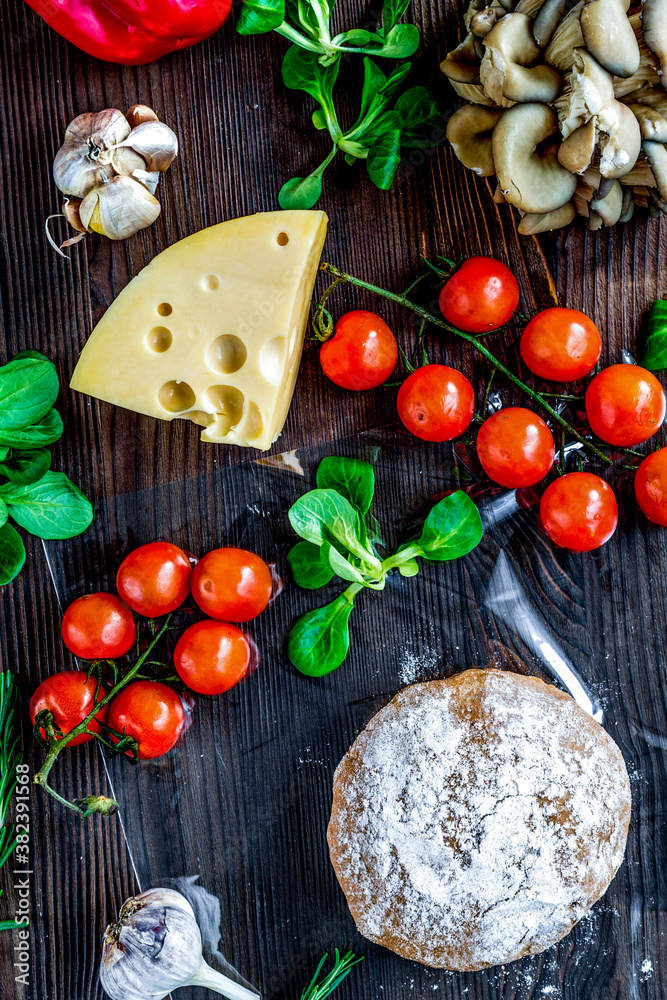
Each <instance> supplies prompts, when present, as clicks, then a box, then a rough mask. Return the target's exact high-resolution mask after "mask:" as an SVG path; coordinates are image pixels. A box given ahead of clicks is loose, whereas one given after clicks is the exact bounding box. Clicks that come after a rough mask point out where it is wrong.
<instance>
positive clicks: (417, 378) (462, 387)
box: [396, 365, 475, 441]
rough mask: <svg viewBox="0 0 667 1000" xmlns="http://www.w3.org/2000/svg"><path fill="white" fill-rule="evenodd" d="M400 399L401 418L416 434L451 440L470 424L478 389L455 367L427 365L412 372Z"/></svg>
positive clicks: (400, 394) (428, 437)
mask: <svg viewBox="0 0 667 1000" xmlns="http://www.w3.org/2000/svg"><path fill="white" fill-rule="evenodd" d="M396 402H397V406H398V415H399V417H400V418H401V420H402V421H403V423H404V424H405V426H406V427H407V429H408V430H409V431H410V432H411V433H412V434H414V435H415V436H416V437H418V438H422V440H423V441H451V440H452V438H455V437H459V435H460V434H463V432H464V431H465V430H467V428H468V427H469V426H470V421H471V420H472V415H473V410H474V409H475V390H474V389H473V387H472V385H471V384H470V382H469V381H468V379H467V378H466V377H465V375H462V374H461V372H457V371H456V369H455V368H448V367H447V365H425V366H424V367H423V368H418V369H417V371H416V372H412V374H411V375H408V377H407V378H406V380H405V382H404V383H403V385H402V386H401V388H400V389H399V390H398V399H397V401H396Z"/></svg>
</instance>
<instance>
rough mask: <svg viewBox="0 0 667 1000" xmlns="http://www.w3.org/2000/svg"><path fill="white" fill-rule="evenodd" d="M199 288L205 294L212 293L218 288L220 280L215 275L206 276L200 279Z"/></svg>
mask: <svg viewBox="0 0 667 1000" xmlns="http://www.w3.org/2000/svg"><path fill="white" fill-rule="evenodd" d="M201 286H202V288H203V289H204V291H205V292H214V291H215V290H216V288H219V287H220V278H219V277H218V276H217V274H207V275H206V276H205V277H204V278H202V279H201Z"/></svg>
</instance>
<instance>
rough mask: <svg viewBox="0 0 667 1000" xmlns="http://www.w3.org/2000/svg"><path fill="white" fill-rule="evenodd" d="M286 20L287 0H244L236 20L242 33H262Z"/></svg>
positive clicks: (277, 26)
mask: <svg viewBox="0 0 667 1000" xmlns="http://www.w3.org/2000/svg"><path fill="white" fill-rule="evenodd" d="M284 20H285V0H243V5H242V7H241V13H240V14H239V19H238V21H237V22H236V30H237V31H238V33H239V34H240V35H262V34H264V33H265V32H267V31H273V30H274V29H275V28H279V27H280V25H281V24H282V23H283V21H284Z"/></svg>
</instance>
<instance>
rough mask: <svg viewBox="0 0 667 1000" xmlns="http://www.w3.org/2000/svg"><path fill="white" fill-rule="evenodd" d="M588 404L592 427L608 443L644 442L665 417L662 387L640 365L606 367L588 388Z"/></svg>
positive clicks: (588, 414) (631, 443) (587, 410)
mask: <svg viewBox="0 0 667 1000" xmlns="http://www.w3.org/2000/svg"><path fill="white" fill-rule="evenodd" d="M585 403H586V416H587V417H588V423H589V424H590V426H591V430H592V431H593V433H594V434H597V436H598V437H599V438H602V440H603V441H606V442H607V444H617V445H621V446H623V447H630V446H631V445H633V444H641V442H642V441H647V440H648V438H650V437H652V436H653V435H654V434H655V432H656V431H657V430H658V429H659V427H660V426H661V424H662V422H663V420H664V419H665V394H664V392H663V389H662V386H661V385H660V383H659V382H658V380H657V378H656V377H655V375H652V374H651V372H649V371H647V370H646V369H645V368H640V367H639V365H612V366H611V368H605V369H604V370H603V371H601V372H600V373H599V375H596V376H595V378H594V379H593V381H592V382H591V384H590V385H589V387H588V389H587V390H586V399H585Z"/></svg>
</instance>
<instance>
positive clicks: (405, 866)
mask: <svg viewBox="0 0 667 1000" xmlns="http://www.w3.org/2000/svg"><path fill="white" fill-rule="evenodd" d="M630 803H631V800H630V783H629V781H628V774H627V771H626V768H625V764H624V761H623V757H622V755H621V752H620V750H619V749H618V747H617V746H616V744H615V743H614V741H613V740H612V739H611V737H610V736H609V735H608V734H607V733H606V732H605V731H604V729H602V728H601V727H600V726H599V725H598V724H597V722H595V721H594V720H593V719H592V718H590V716H588V715H587V714H586V713H585V712H584V711H583V710H582V709H581V708H579V706H578V705H577V704H576V703H575V702H574V701H573V700H572V698H570V697H569V695H566V694H564V693H563V692H562V691H558V690H557V689H556V688H554V687H551V686H548V685H546V684H544V683H543V682H542V681H540V680H538V679H537V678H534V677H524V676H522V675H520V674H514V673H509V672H506V671H501V670H492V669H488V670H467V671H465V672H464V673H461V674H458V675H456V676H454V677H451V678H449V679H448V680H445V681H431V682H430V683H427V684H415V685H413V686H412V687H408V688H405V690H403V691H401V692H400V693H399V694H398V695H397V696H396V697H395V698H394V700H393V701H392V702H390V703H389V704H388V705H387V706H386V707H385V708H383V709H382V710H381V711H380V712H378V713H377V715H375V716H374V717H373V718H372V719H371V721H370V722H369V724H368V726H367V727H366V729H365V730H364V731H363V732H362V733H361V734H360V735H359V737H358V738H357V740H356V741H355V743H354V745H353V746H352V747H351V749H350V750H349V751H348V753H347V754H346V756H345V757H344V759H343V760H342V762H341V764H340V765H339V767H338V769H337V771H336V776H335V781H334V799H333V811H332V815H331V822H330V824H329V830H328V841H329V848H330V851H331V860H332V862H333V866H334V868H335V870H336V875H337V876H338V880H339V882H340V884H341V887H342V889H343V892H344V893H345V895H346V897H347V901H348V904H349V906H350V910H351V911H352V916H353V917H354V920H355V922H356V924H357V927H358V929H359V931H360V932H361V933H362V934H363V935H364V936H365V937H367V938H370V940H371V941H375V942H376V943H377V944H381V945H384V946H385V947H386V948H390V949H391V950H392V951H395V952H397V953H398V954H399V955H403V956H404V957H405V958H409V959H414V960H415V961H417V962H423V963H424V964H425V965H430V966H433V967H435V968H440V969H459V970H466V971H473V970H476V969H483V968H486V967H488V966H491V965H501V964H503V963H505V962H512V961H514V960H515V959H518V958H522V957H523V956H524V955H533V954H535V953H536V952H540V951H544V949H545V948H548V947H549V946H550V945H552V944H554V942H556V941H558V940H560V938H562V937H563V936H564V935H565V934H567V933H568V931H569V930H570V929H571V928H572V927H573V925H574V924H575V923H576V922H577V920H579V919H580V918H581V917H582V916H583V915H584V914H585V913H586V912H587V911H588V910H589V909H590V907H591V906H592V905H593V903H594V902H595V900H596V899H599V897H600V896H602V894H603V893H604V892H605V891H606V889H607V887H608V886H609V883H610V882H611V880H612V879H613V877H614V875H615V874H616V871H617V869H618V867H619V865H620V864H621V861H622V860H623V854H624V851H625V842H626V839H627V833H628V824H629V822H630Z"/></svg>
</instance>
